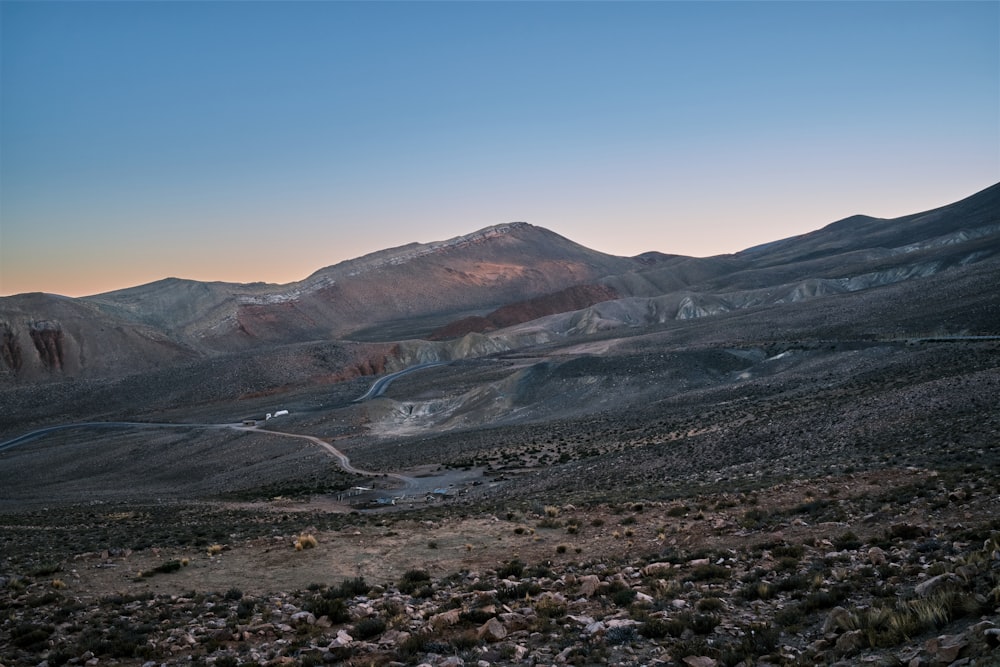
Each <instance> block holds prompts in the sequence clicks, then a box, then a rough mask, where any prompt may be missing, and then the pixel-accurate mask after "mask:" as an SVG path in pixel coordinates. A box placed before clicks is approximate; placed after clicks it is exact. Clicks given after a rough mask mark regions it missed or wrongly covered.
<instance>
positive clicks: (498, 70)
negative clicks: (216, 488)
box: [0, 0, 1000, 296]
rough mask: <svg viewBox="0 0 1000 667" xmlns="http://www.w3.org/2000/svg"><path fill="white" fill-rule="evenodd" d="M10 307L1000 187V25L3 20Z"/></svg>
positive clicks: (824, 13) (633, 18)
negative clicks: (27, 300)
mask: <svg viewBox="0 0 1000 667" xmlns="http://www.w3.org/2000/svg"><path fill="white" fill-rule="evenodd" d="M0 57H2V61H0V84H2V91H0V92H2V97H0V114H2V115H0V294H4V295H8V294H14V293H20V292H32V291H45V292H54V293H58V294H64V295H69V296H80V295H85V294H94V293H97V292H101V291H107V290H111V289H117V288H122V287H128V286H132V285H137V284H142V283H145V282H150V281H153V280H157V279H160V278H164V277H167V276H177V277H182V278H192V279H198V280H225V281H233V282H250V281H258V280H260V281H267V282H279V283H285V282H290V281H294V280H299V279H302V278H304V277H306V276H307V275H309V274H310V273H312V272H313V271H315V270H316V269H319V268H321V267H324V266H328V265H331V264H334V263H336V262H338V261H341V260H344V259H349V258H352V257H357V256H360V255H362V254H365V253H367V252H372V251H375V250H378V249H382V248H387V247H392V246H398V245H402V244H404V243H408V242H411V241H420V242H428V241H435V240H441V239H446V238H450V237H452V236H457V235H459V234H465V233H468V232H471V231H474V230H476V229H479V228H481V227H485V226H487V225H492V224H497V223H502V222H509V221H514V220H524V221H527V222H531V223H533V224H536V225H539V226H542V227H546V228H549V229H551V230H553V231H555V232H558V233H560V234H562V235H564V236H566V237H568V238H570V239H572V240H574V241H577V242H578V243H582V244H583V245H586V246H588V247H591V248H594V249H597V250H602V251H604V252H608V253H612V254H618V255H634V254H638V253H640V252H643V251H647V250H659V251H661V252H668V253H680V254H687V255H698V256H706V255H713V254H719V253H726V252H734V251H737V250H740V249H742V248H746V247H749V246H752V245H755V244H758V243H764V242H767V241H772V240H775V239H778V238H783V237H787V236H791V235H794V234H798V233H803V232H807V231H810V230H813V229H816V228H819V227H821V226H823V225H825V224H828V223H830V222H833V221H835V220H837V219H840V218H843V217H846V216H848V215H852V214H855V213H866V214H869V215H875V216H879V217H894V216H899V215H904V214H908V213H914V212H917V211H921V210H926V209H929V208H934V207H936V206H941V205H944V204H947V203H951V202H953V201H956V200H958V199H961V198H963V197H965V196H968V195H970V194H973V193H974V192H976V191H978V190H981V189H983V188H985V187H987V186H989V185H991V184H993V183H995V182H997V181H1000V3H998V2H992V1H991V2H974V3H963V2H913V3H911V2H887V3H879V2H835V3H820V2H801V3H798V2H738V3H727V2H704V3H682V2H635V3H632V2H613V3H602V2H586V3H577V2H547V3H542V2H435V3H421V2H405V3H394V2H369V3H348V2H303V3H292V2H281V3H269V2H214V3H209V2H115V3H99V2H71V3H59V2H25V3H22V2H12V1H10V0H3V1H2V2H0Z"/></svg>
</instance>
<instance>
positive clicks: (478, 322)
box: [428, 285, 619, 340]
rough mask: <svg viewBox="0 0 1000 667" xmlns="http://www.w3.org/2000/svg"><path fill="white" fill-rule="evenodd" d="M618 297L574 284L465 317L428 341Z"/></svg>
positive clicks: (600, 288) (602, 287)
mask: <svg viewBox="0 0 1000 667" xmlns="http://www.w3.org/2000/svg"><path fill="white" fill-rule="evenodd" d="M618 296H619V295H618V293H617V292H616V291H615V290H613V289H611V288H610V287H607V286H605V285H576V286H574V287H569V288H567V289H564V290H560V291H558V292H553V293H552V294H546V295H544V296H540V297H537V298H534V299H529V300H528V301H521V302H518V303H512V304H508V305H506V306H502V307H500V308H497V309H496V310H494V311H493V312H492V313H490V314H488V315H486V316H485V317H466V318H463V319H461V320H456V321H455V322H451V323H449V324H446V325H445V326H443V327H441V328H440V329H438V330H436V331H434V332H433V333H431V335H430V336H428V338H429V339H430V340H444V339H447V338H457V337H460V336H464V335H466V334H468V333H484V332H486V331H493V330H494V329H502V328H503V327H509V326H513V325H515V324H521V323H522V322H530V321H531V320H536V319H538V318H539V317H545V316H546V315H555V314H556V313H566V312H569V311H572V310H580V309H582V308H587V307H589V306H593V305H594V304H595V303H600V302H602V301H610V300H612V299H617V298H618Z"/></svg>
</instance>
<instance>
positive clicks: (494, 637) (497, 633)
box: [476, 618, 507, 642]
mask: <svg viewBox="0 0 1000 667" xmlns="http://www.w3.org/2000/svg"><path fill="white" fill-rule="evenodd" d="M476 636H477V637H479V638H480V639H484V640H486V641H487V642H498V641H500V640H501V639H503V638H504V637H506V636H507V628H505V627H503V623H501V622H500V620H499V619H497V618H491V619H490V620H488V621H486V622H485V623H483V624H482V625H481V626H480V627H479V629H478V630H476Z"/></svg>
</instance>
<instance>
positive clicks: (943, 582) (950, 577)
mask: <svg viewBox="0 0 1000 667" xmlns="http://www.w3.org/2000/svg"><path fill="white" fill-rule="evenodd" d="M958 582H959V580H958V577H957V576H956V575H955V574H953V573H951V572H945V573H944V574H939V575H937V576H936V577H931V578H930V579H927V580H926V581H921V582H920V583H919V584H917V585H916V586H914V588H913V592H914V593H916V594H917V595H919V596H920V597H922V598H926V597H930V596H932V595H934V594H935V593H937V592H938V591H941V590H944V589H945V588H947V587H948V586H952V585H955V584H957V583H958Z"/></svg>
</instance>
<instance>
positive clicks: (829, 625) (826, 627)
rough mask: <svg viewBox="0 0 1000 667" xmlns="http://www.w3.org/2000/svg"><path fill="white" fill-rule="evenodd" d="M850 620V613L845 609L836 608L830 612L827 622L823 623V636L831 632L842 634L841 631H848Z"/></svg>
mask: <svg viewBox="0 0 1000 667" xmlns="http://www.w3.org/2000/svg"><path fill="white" fill-rule="evenodd" d="M850 619H851V614H850V612H848V611H847V610H846V609H844V608H843V607H834V608H833V609H831V610H830V613H829V614H827V615H826V620H825V621H823V634H824V635H825V634H828V633H830V632H840V631H841V630H846V629H847V628H848V627H849V621H850Z"/></svg>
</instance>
